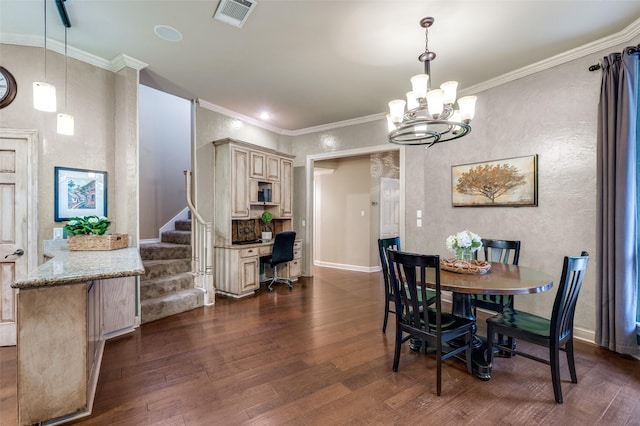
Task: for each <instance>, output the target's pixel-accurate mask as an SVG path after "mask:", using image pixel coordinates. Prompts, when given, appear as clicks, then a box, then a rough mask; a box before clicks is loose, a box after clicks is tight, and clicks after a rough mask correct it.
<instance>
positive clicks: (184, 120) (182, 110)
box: [138, 85, 191, 240]
mask: <svg viewBox="0 0 640 426" xmlns="http://www.w3.org/2000/svg"><path fill="white" fill-rule="evenodd" d="M138 93H139V95H140V99H139V108H138V112H139V115H140V174H139V180H140V188H142V189H143V190H141V191H140V203H139V204H140V217H141V218H142V220H141V221H140V239H142V240H145V239H154V238H160V234H159V230H160V228H161V227H162V226H164V225H165V223H167V222H168V221H169V220H170V219H172V218H173V217H175V216H176V215H177V214H178V213H180V212H181V211H182V210H184V208H185V207H186V206H187V202H186V197H185V185H184V171H185V170H189V169H191V102H190V101H188V100H185V99H182V98H179V97H177V96H173V95H170V94H167V93H164V92H161V91H159V90H156V89H152V88H150V87H147V86H144V85H140V86H138Z"/></svg>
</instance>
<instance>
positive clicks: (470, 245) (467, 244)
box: [446, 230, 482, 258]
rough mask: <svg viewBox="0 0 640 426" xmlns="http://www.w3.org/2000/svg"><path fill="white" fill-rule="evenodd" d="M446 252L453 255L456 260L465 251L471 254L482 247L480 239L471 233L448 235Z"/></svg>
mask: <svg viewBox="0 0 640 426" xmlns="http://www.w3.org/2000/svg"><path fill="white" fill-rule="evenodd" d="M446 245H447V250H449V251H450V252H451V253H454V254H455V255H456V256H457V257H458V258H462V254H463V252H465V251H468V252H469V253H473V252H474V251H476V250H479V249H480V247H482V238H480V236H479V235H478V234H474V233H473V232H471V231H467V230H465V231H462V232H458V233H457V234H454V235H449V236H448V237H447V241H446Z"/></svg>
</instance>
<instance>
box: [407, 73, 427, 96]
mask: <svg viewBox="0 0 640 426" xmlns="http://www.w3.org/2000/svg"><path fill="white" fill-rule="evenodd" d="M428 87H429V76H428V75H427V74H418V75H414V76H413V77H411V88H412V90H413V93H414V95H415V97H416V99H424V98H426V97H427V88H428Z"/></svg>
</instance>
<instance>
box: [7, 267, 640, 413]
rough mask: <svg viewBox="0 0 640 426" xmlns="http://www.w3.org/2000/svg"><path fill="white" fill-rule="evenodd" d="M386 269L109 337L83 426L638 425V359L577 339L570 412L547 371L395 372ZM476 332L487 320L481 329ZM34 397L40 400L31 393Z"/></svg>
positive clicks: (12, 355) (220, 301) (430, 368)
mask: <svg viewBox="0 0 640 426" xmlns="http://www.w3.org/2000/svg"><path fill="white" fill-rule="evenodd" d="M383 300H384V296H383V290H382V277H381V275H380V273H372V274H367V273H359V272H349V271H340V270H333V269H326V268H316V276H315V277H314V278H313V279H301V280H300V281H299V282H298V283H296V284H295V286H294V289H293V291H289V289H288V288H286V286H283V285H276V287H275V289H274V291H273V292H272V293H269V292H267V291H265V290H264V289H261V290H260V291H259V292H258V294H257V295H256V296H255V297H249V298H245V299H242V300H233V299H229V298H224V297H218V298H217V300H216V304H215V306H211V307H205V308H200V309H196V310H193V311H190V312H186V313H183V314H180V315H175V316H173V317H170V318H165V319H162V320H159V321H155V322H152V323H148V324H144V325H143V326H141V327H140V328H139V329H138V330H137V331H135V332H134V333H131V334H129V335H127V336H123V337H120V338H117V339H114V340H110V341H108V342H107V344H106V346H105V352H104V357H103V361H102V369H101V373H100V378H99V382H98V388H97V391H96V400H95V403H94V407H93V414H92V415H91V416H90V417H87V418H85V419H82V420H81V421H78V422H76V423H75V424H77V425H237V424H259V425H316V424H317V425H320V424H323V425H343V424H350V425H365V424H367V425H369V424H371V425H374V424H384V425H387V424H402V425H410V424H455V425H457V424H474V425H496V424H502V425H527V424H545V425H552V424H562V425H593V424H603V425H604V424H606V425H640V361H638V360H635V359H633V358H627V357H623V356H620V355H617V354H615V353H613V352H610V351H608V350H605V349H602V348H598V347H596V346H593V345H590V344H586V343H581V342H577V344H576V350H577V353H576V362H577V372H578V381H579V383H578V384H572V383H570V382H569V374H568V370H567V368H566V366H565V363H564V361H563V363H562V365H563V369H562V378H563V383H562V389H563V396H564V401H565V402H564V404H561V405H559V404H556V403H555V401H554V399H553V390H552V386H551V377H550V371H549V368H548V367H547V366H545V365H543V364H539V363H536V362H534V361H531V360H528V359H526V358H524V357H515V358H512V359H507V358H498V359H497V360H496V362H495V363H494V369H493V378H492V379H491V380H490V381H486V382H484V381H481V380H479V379H477V378H475V377H474V376H470V375H468V374H467V373H466V371H465V369H464V366H463V364H462V363H461V362H458V361H457V360H448V361H445V364H444V366H443V391H442V396H440V397H437V396H436V394H435V360H434V359H433V357H432V356H430V355H424V354H420V353H416V352H412V351H410V350H409V348H408V344H406V345H405V348H404V349H403V352H402V357H401V359H400V367H399V370H398V372H396V373H394V372H393V371H392V370H391V365H392V361H393V343H394V334H395V330H394V327H393V324H394V323H395V319H394V318H393V316H392V317H391V318H390V321H389V325H390V326H389V327H388V329H387V333H386V335H385V334H383V333H382V332H381V328H382V312H383ZM480 325H482V321H480ZM15 363H16V350H15V347H8V348H0V380H1V383H0V423H1V424H2V425H12V424H15V423H16V378H15V374H16V366H15ZM34 398H37V395H34Z"/></svg>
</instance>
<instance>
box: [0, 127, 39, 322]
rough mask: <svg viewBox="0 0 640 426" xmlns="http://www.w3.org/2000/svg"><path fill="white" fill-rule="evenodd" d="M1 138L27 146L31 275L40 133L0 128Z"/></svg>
mask: <svg viewBox="0 0 640 426" xmlns="http://www.w3.org/2000/svg"><path fill="white" fill-rule="evenodd" d="M0 138H1V139H18V140H21V141H25V142H26V144H27V170H26V172H27V194H26V196H27V241H25V245H24V251H25V254H24V256H27V272H26V273H27V274H29V272H31V271H33V270H34V269H35V268H36V267H37V265H38V241H39V240H38V224H39V221H38V132H37V131H36V130H26V129H8V128H0ZM18 278H26V277H16V279H18ZM17 297H18V291H16V294H15V303H16V305H15V306H16V323H17V306H18V305H17ZM14 332H15V330H14ZM2 333H4V331H3V332H2Z"/></svg>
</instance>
